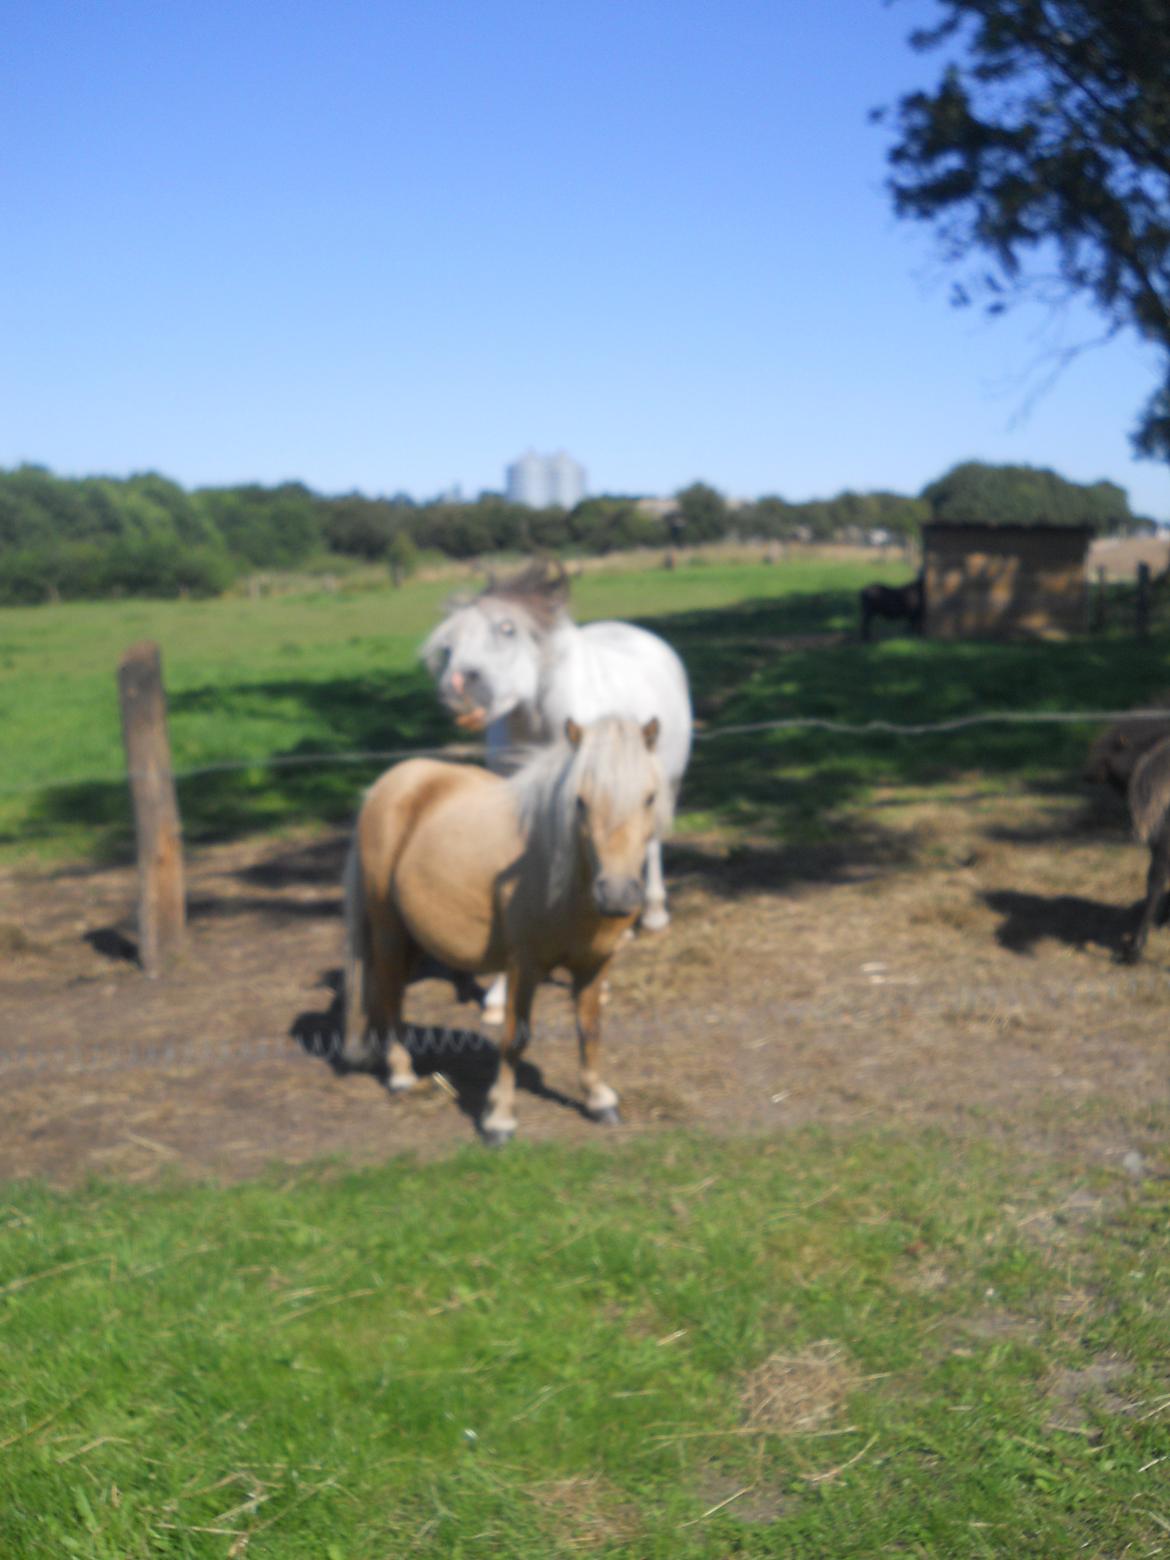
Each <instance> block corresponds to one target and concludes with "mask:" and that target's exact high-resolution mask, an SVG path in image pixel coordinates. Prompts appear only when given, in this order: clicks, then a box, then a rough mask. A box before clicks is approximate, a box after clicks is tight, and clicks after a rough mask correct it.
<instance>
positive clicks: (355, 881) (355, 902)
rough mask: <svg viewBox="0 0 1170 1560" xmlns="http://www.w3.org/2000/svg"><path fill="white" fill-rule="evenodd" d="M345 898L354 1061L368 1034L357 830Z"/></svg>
mask: <svg viewBox="0 0 1170 1560" xmlns="http://www.w3.org/2000/svg"><path fill="white" fill-rule="evenodd" d="M342 888H343V894H344V898H345V960H344V964H343V966H342V971H341V1051H342V1055H343V1056H347V1057H349V1058H350V1059H351V1060H352V1059H354V1058H356V1057H357V1056H358V1055H359V1053H360V1052H361V1050H362V1043H363V1040H364V1037H365V1009H366V1004H365V975H366V949H367V944H368V936H367V928H366V899H365V893H364V891H363V887H362V863H361V852H360V851H359V850H358V840H357V831H356V830H355V831H354V836H353V839H352V840H351V841H350V846H349V854H348V855H347V856H346V858H345V875H344V877H343V879H342Z"/></svg>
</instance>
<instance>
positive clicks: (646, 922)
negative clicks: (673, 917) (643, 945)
mask: <svg viewBox="0 0 1170 1560" xmlns="http://www.w3.org/2000/svg"><path fill="white" fill-rule="evenodd" d="M640 925H641V927H642V930H643V931H644V932H664V931H665V930H666V928H667V927H668V926H669V925H670V915H669V912H668V911H667V908H666V906H665V905H648V906H647V908H646V909H645V910H643V912H642V920H641V922H640Z"/></svg>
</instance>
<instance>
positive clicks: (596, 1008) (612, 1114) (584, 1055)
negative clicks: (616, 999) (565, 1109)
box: [573, 961, 621, 1127]
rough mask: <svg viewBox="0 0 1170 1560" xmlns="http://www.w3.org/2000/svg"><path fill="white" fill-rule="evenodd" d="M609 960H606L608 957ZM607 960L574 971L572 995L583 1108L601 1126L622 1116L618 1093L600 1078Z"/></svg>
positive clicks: (608, 1125)
mask: <svg viewBox="0 0 1170 1560" xmlns="http://www.w3.org/2000/svg"><path fill="white" fill-rule="evenodd" d="M607 963H608V961H607ZM606 967H607V966H606V964H602V965H601V966H599V967H598V968H597V969H594V970H588V971H577V970H574V972H573V998H574V1001H575V1003H576V1008H577V1043H578V1046H579V1047H580V1054H581V1088H582V1089H583V1091H584V1093H585V1109H586V1110H587V1111H588V1112H589V1114H590V1115H591V1116H592V1117H593V1120H594V1121H598V1122H600V1123H601V1125H602V1126H605V1127H613V1126H616V1125H617V1124H618V1122H619V1121H620V1120H621V1116H620V1115H619V1114H618V1097H617V1095H616V1094H615V1093H614V1091H613V1090H612V1089H611V1088H610V1086H609V1084H608V1083H604V1082H603V1081H602V1078H601V1072H600V1070H599V1069H600V1062H601V1003H602V994H603V990H604V987H605V979H604V977H605V971H606Z"/></svg>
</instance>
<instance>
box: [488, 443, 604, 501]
mask: <svg viewBox="0 0 1170 1560" xmlns="http://www.w3.org/2000/svg"><path fill="white" fill-rule="evenodd" d="M505 477H506V485H505V488H506V492H507V495H508V497H509V499H510V500H511V501H512V503H514V504H526V505H527V506H528V508H529V509H548V508H549V507H550V505H553V504H556V505H559V506H560V507H561V508H564V509H572V508H573V506H574V505H575V504H579V503H580V502H581V500H582V499H583V498H584V497H585V467H584V466H582V465H581V463H580V461H576V460H574V459H573V457H572V456H571V455H567V454H566V453H565V451H564V450H558V451H557V453H556V454H555V455H538V454H537V453H536V451H535V450H526V451H525V452H524V454H523V455H521V456H520V458H519V460H515V461H513V462H512V464H511V465H510V466H509V467H508V469H507V472H506V473H505Z"/></svg>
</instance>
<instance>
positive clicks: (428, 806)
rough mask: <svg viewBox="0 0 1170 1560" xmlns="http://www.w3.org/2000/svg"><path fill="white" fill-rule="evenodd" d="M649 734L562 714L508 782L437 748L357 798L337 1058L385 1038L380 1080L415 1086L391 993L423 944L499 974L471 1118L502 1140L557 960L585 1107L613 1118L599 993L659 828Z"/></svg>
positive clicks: (650, 728)
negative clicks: (523, 1056) (565, 974)
mask: <svg viewBox="0 0 1170 1560" xmlns="http://www.w3.org/2000/svg"><path fill="white" fill-rule="evenodd" d="M658 735H659V732H658V723H657V721H654V720H651V721H649V722H647V724H646V725H645V726H640V725H639V724H638V723H637V722H636V721H632V720H626V719H621V718H618V717H614V716H609V717H606V718H605V719H602V720H599V721H596V722H595V723H593V724H592V725H588V726H584V727H582V726H579V725H577V724H576V723H575V722H574V721H572V720H569V721H566V723H565V732H564V736H563V738H562V739H561V741H560V742H558V743H556V744H555V745H553V746H551V747H547V748H545V749H543V750H540V751H539V752H538V753H537V754H536V756H535V757H534V758H532V759H531V760H530V761H529V762H528V763H527V764H526V765H525V766H524V767H523V768H522V769H521V770H520V771H519V772H518V773H517V774H515V775H513V776H511V777H510V778H508V779H505V778H504V777H503V776H500V775H495V774H491V773H490V772H489V771H487V770H485V769H479V768H474V767H471V766H469V765H461V764H448V763H440V762H437V761H436V760H433V759H408V760H407V761H406V762H405V763H402V764H396V765H395V766H394V768H393V769H389V770H387V772H386V773H385V774H384V775H383V776H382V778H381V779H380V780H378V781H377V782H376V783H375V784H374V785H373V786H372V788H371V789H370V790H369V792H368V793H367V794H366V798H365V801H364V803H363V804H362V809H361V812H360V813H359V815H358V821H357V827H356V829H355V831H354V838H353V843H352V845H351V847H350V853H349V860H348V862H347V864H346V870H345V906H346V931H347V936H346V962H345V1010H346V1021H345V1033H344V1039H343V1048H342V1056H343V1058H344V1059H345V1060H347V1061H348V1062H350V1063H351V1064H352V1065H357V1066H361V1065H366V1066H370V1065H374V1064H376V1063H377V1062H378V1061H379V1060H380V1059H381V1055H382V1053H383V1052H384V1050H385V1047H386V1045H387V1042H388V1043H389V1062H390V1080H389V1082H390V1087H391V1088H392V1089H404V1088H409V1087H410V1086H411V1084H412V1083H413V1082H414V1074H413V1071H412V1069H411V1062H410V1055H409V1052H408V1051H407V1050H406V1047H405V1046H404V1045H403V1043H402V1039H401V1028H402V1001H403V992H404V990H405V987H406V983H407V980H408V978H409V976H410V973H411V969H412V967H413V965H414V964H415V961H416V960H417V958H418V956H419V955H420V954H423V953H425V954H430V955H431V956H432V957H433V958H435V959H438V960H439V961H440V962H441V963H442V964H444V965H446V966H447V967H448V968H451V969H456V970H465V971H468V972H470V973H472V974H477V975H480V974H488V973H496V972H499V971H504V972H506V975H507V982H508V998H507V1008H506V1012H505V1015H504V1030H503V1035H502V1037H501V1040H500V1066H499V1072H498V1075H497V1077H496V1081H495V1083H494V1084H493V1086H492V1088H491V1090H490V1092H489V1094H488V1109H487V1111H486V1113H485V1115H484V1117H483V1119H482V1120H481V1122H480V1130H481V1132H482V1134H483V1136H484V1137H485V1138H486V1139H487V1140H488V1141H489V1142H492V1143H503V1142H506V1141H507V1140H508V1139H509V1138H510V1137H511V1136H512V1135H513V1133H514V1132H515V1130H516V1118H515V1115H514V1113H513V1107H514V1099H515V1089H516V1061H517V1058H518V1057H519V1055H520V1053H521V1051H522V1050H523V1049H524V1045H525V1043H526V1041H527V1039H528V1035H529V1020H530V1016H531V1011H532V999H533V996H534V994H535V992H536V988H537V985H538V984H539V983H540V981H541V980H542V979H543V978H544V976H546V975H547V974H548V972H549V971H550V970H551V969H553V968H554V967H555V966H557V965H563V966H565V967H566V968H567V969H568V971H569V973H570V975H571V976H572V981H573V998H574V1002H575V1004H576V1014H577V1035H578V1040H579V1043H580V1054H581V1084H582V1088H583V1090H584V1092H585V1105H586V1109H587V1111H588V1112H589V1114H590V1115H591V1116H592V1117H593V1119H594V1120H595V1121H601V1122H607V1123H608V1122H613V1121H616V1120H617V1104H618V1097H617V1095H616V1094H615V1093H614V1091H613V1090H612V1089H611V1088H610V1087H609V1085H608V1084H606V1083H604V1082H603V1081H602V1078H601V1074H600V1072H599V1060H600V1051H601V990H602V981H603V978H604V975H605V971H606V968H607V966H608V964H609V961H610V959H611V958H612V957H613V952H614V949H615V948H616V947H617V944H618V942H619V940H620V939H621V936H622V934H623V932H625V931H626V929H627V928H628V927H630V926H631V925H632V924H633V922H634V920H635V918H636V917H637V915H638V912H639V911H640V910H641V908H642V905H643V902H644V898H645V887H644V883H643V872H642V868H643V863H644V861H645V858H646V847H647V845H648V843H649V841H650V840H651V838H654V837H661V835H662V834H663V833H664V832H665V831H666V830H667V828H668V827H669V825H670V820H671V806H672V797H671V789H670V785H669V783H668V781H667V778H666V775H665V774H664V772H663V767H662V763H661V760H660V759H659V756H658V753H657V751H656V747H657V742H658Z"/></svg>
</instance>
